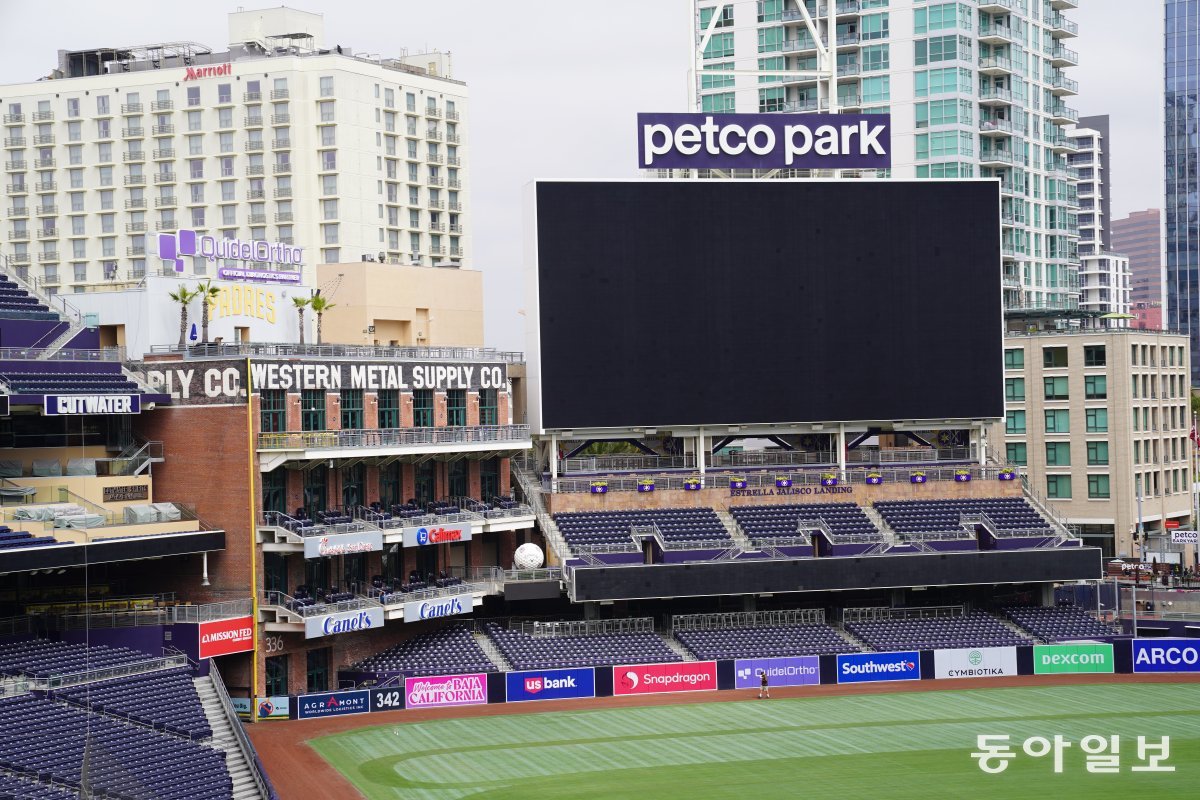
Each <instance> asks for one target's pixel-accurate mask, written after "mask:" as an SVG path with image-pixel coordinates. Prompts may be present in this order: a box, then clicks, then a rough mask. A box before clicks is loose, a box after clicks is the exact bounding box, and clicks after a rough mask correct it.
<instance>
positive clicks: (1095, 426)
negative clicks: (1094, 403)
mask: <svg viewBox="0 0 1200 800" xmlns="http://www.w3.org/2000/svg"><path fill="white" fill-rule="evenodd" d="M1085 415H1086V418H1087V429H1086V430H1087V432H1088V433H1108V409H1107V408H1089V409H1088V410H1087V411H1086V412H1085Z"/></svg>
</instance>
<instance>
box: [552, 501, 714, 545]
mask: <svg viewBox="0 0 1200 800" xmlns="http://www.w3.org/2000/svg"><path fill="white" fill-rule="evenodd" d="M554 521H555V522H556V523H557V524H558V529H559V530H560V531H561V532H562V535H563V538H564V539H566V542H567V544H568V545H570V546H571V547H592V548H596V549H603V548H604V547H605V546H606V545H627V544H631V543H632V542H633V538H632V531H633V529H634V528H635V527H641V526H649V525H653V526H655V527H657V528H658V530H659V531H660V532H661V533H662V537H663V540H664V541H666V542H714V541H717V540H724V541H732V540H731V539H730V538H729V531H727V530H725V526H724V525H722V524H721V520H720V519H718V518H717V514H716V512H714V511H713V510H712V509H711V508H654V509H640V510H636V511H570V512H564V513H560V514H555V515H554Z"/></svg>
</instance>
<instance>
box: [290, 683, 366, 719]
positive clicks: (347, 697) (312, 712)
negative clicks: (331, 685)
mask: <svg viewBox="0 0 1200 800" xmlns="http://www.w3.org/2000/svg"><path fill="white" fill-rule="evenodd" d="M370 710H371V693H370V692H367V691H363V690H357V691H353V692H325V693H323V694H302V695H300V696H299V697H297V698H296V719H317V718H319V717H345V716H349V715H350V714H366V713H367V712H369V711H370Z"/></svg>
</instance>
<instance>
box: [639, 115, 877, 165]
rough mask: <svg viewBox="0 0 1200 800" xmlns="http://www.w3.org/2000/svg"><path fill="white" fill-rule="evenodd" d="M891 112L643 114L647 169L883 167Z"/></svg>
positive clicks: (642, 160)
mask: <svg viewBox="0 0 1200 800" xmlns="http://www.w3.org/2000/svg"><path fill="white" fill-rule="evenodd" d="M891 119H892V118H891V115H889V114H653V113H652V114H638V116H637V124H638V167H639V168H640V169H729V168H739V169H753V168H758V169H776V168H780V167H786V168H791V169H876V168H887V167H890V166H891V165H892V156H891V145H892V138H891Z"/></svg>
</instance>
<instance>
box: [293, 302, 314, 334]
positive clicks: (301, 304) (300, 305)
mask: <svg viewBox="0 0 1200 800" xmlns="http://www.w3.org/2000/svg"><path fill="white" fill-rule="evenodd" d="M311 302H312V299H311V298H308V297H293V298H292V305H294V306H295V307H296V313H297V314H299V315H300V344H304V309H306V308H308V304H309V303H311Z"/></svg>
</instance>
